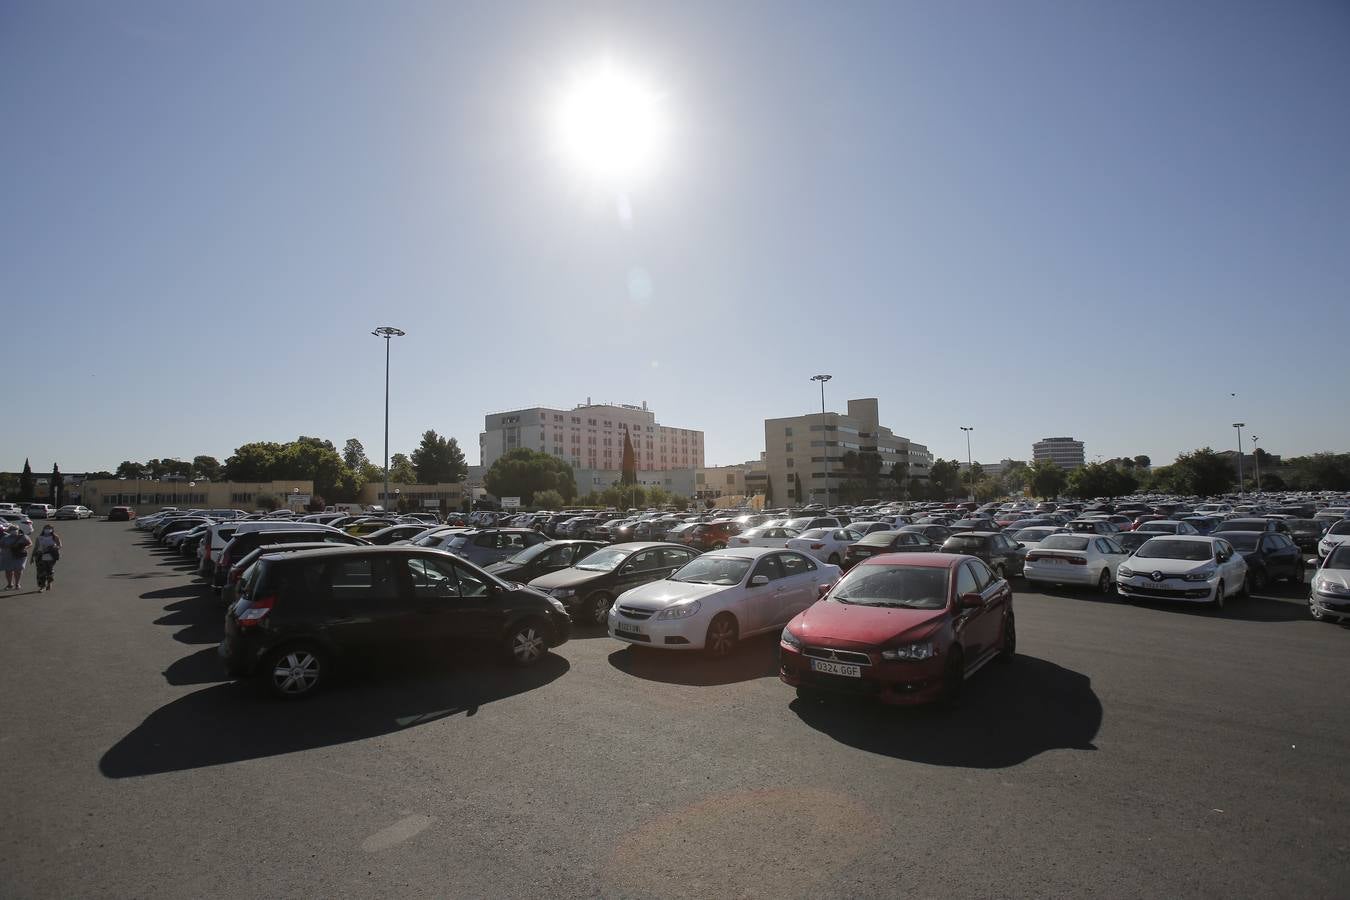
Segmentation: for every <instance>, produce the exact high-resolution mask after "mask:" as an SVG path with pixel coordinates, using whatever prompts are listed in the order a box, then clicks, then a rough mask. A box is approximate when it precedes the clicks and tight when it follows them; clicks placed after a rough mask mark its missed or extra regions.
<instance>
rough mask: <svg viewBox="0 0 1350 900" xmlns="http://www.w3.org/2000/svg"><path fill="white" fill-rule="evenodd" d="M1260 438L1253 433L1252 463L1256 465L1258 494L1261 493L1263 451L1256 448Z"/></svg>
mask: <svg viewBox="0 0 1350 900" xmlns="http://www.w3.org/2000/svg"><path fill="white" fill-rule="evenodd" d="M1239 433H1240V432H1239ZM1259 440H1261V439H1260V438H1259V437H1257V436H1256V435H1252V465H1253V466H1255V467H1256V492H1257V493H1258V494H1259V493H1261V451H1260V450H1258V449H1257V448H1256V442H1257V441H1259Z"/></svg>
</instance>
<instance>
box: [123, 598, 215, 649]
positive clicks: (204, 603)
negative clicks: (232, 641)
mask: <svg viewBox="0 0 1350 900" xmlns="http://www.w3.org/2000/svg"><path fill="white" fill-rule="evenodd" d="M166 590H173V589H172V588H170V589H166ZM192 592H193V593H192V594H191V595H189V596H187V597H184V598H183V599H182V600H178V601H176V602H174V603H170V604H169V605H168V606H166V607H164V611H165V612H166V613H168V615H164V616H160V617H159V618H158V619H156V620H155V624H156V625H168V626H173V627H178V628H179V630H178V631H175V632H174V634H173V639H174V640H175V641H178V642H179V643H183V644H218V643H220V640H221V638H223V637H225V607H224V606H223V605H222V604H221V603H220V602H219V601H218V600H216V599H215V597H213V596H202V589H201V588H196V587H193V588H192ZM151 593H156V592H154V591H152V592H151ZM142 596H146V595H142ZM165 596H166V597H170V596H179V597H182V596H183V595H182V594H166V595H165Z"/></svg>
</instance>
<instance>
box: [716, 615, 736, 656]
mask: <svg viewBox="0 0 1350 900" xmlns="http://www.w3.org/2000/svg"><path fill="white" fill-rule="evenodd" d="M731 642H732V628H731V624H730V623H728V622H720V623H718V624H716V625H714V626H713V629H712V649H713V652H714V653H726V652H727V651H728V650H730V649H731Z"/></svg>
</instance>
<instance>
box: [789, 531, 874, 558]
mask: <svg viewBox="0 0 1350 900" xmlns="http://www.w3.org/2000/svg"><path fill="white" fill-rule="evenodd" d="M860 540H862V535H861V534H858V532H856V531H850V530H848V529H847V528H811V529H808V530H806V531H803V532H802V533H801V534H799V535H797V536H796V537H795V538H789V539H788V541H787V544H786V546H787V548H788V549H789V550H798V551H800V552H802V553H805V554H807V555H808V556H814V557H815V558H816V559H818V560H820V561H821V562H823V563H829V564H830V565H832V566H837V565H839V563H840V562H842V561H843V559H844V551H845V550H847V549H848V548H849V546H851V545H852V544H856V543H857V542H858V541H860Z"/></svg>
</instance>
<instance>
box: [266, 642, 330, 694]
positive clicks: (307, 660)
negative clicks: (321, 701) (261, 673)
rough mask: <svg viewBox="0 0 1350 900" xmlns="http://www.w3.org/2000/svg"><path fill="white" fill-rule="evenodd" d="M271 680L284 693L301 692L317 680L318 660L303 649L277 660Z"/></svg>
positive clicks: (312, 685)
mask: <svg viewBox="0 0 1350 900" xmlns="http://www.w3.org/2000/svg"><path fill="white" fill-rule="evenodd" d="M272 680H273V681H274V682H276V685H277V687H278V688H279V689H280V690H281V692H282V693H284V694H303V693H304V692H305V691H308V690H309V689H310V688H312V687H314V685H315V683H316V682H318V680H319V660H318V659H316V658H315V657H314V655H313V654H312V653H307V652H305V651H303V650H301V651H299V652H297V653H288V654H286V655H285V656H284V657H282V658H281V659H279V660H277V664H276V668H275V669H273V670H272Z"/></svg>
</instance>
